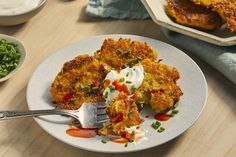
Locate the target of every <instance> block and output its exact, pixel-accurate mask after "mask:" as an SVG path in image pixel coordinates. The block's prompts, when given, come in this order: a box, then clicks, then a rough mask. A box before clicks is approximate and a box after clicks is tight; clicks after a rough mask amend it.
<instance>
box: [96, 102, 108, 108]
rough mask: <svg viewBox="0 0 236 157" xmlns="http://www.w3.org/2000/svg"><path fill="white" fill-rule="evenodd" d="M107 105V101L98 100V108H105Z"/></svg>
mask: <svg viewBox="0 0 236 157" xmlns="http://www.w3.org/2000/svg"><path fill="white" fill-rule="evenodd" d="M105 107H107V103H106V102H98V103H97V108H105Z"/></svg>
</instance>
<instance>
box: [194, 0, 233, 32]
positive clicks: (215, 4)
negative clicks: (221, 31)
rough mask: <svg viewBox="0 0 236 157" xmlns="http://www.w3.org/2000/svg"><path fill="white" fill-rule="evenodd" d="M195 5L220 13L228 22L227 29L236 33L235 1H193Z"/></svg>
mask: <svg viewBox="0 0 236 157" xmlns="http://www.w3.org/2000/svg"><path fill="white" fill-rule="evenodd" d="M192 1H193V2H194V3H195V4H199V5H202V6H205V7H207V8H211V9H212V10H214V11H216V12H218V13H219V14H220V16H221V17H222V19H223V20H224V21H226V24H227V28H228V29H229V30H231V31H232V32H235V31H236V1H235V0H192Z"/></svg>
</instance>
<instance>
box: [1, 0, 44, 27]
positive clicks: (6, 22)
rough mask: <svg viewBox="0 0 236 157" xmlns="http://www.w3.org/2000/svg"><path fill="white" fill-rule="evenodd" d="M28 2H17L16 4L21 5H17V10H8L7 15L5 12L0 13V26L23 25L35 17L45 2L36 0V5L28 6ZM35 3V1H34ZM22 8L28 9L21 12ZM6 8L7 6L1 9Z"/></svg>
mask: <svg viewBox="0 0 236 157" xmlns="http://www.w3.org/2000/svg"><path fill="white" fill-rule="evenodd" d="M29 2H30V1H22V0H21V1H18V2H17V4H18V3H22V4H21V5H17V4H15V5H17V7H18V8H16V9H15V10H12V8H9V13H8V12H7V10H6V12H3V10H2V12H0V26H11V25H17V24H21V23H24V22H26V21H28V20H29V19H30V18H32V17H33V16H34V15H36V14H37V13H38V12H39V11H40V10H41V9H42V8H43V6H44V4H45V2H46V0H37V3H35V4H34V5H31V7H29V6H30V5H29V4H28V3H29ZM34 2H35V1H34ZM31 3H33V1H31ZM22 7H28V8H27V9H26V10H22ZM3 8H8V7H7V6H2V8H0V9H3Z"/></svg>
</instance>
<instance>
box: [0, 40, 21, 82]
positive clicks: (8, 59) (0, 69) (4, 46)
mask: <svg viewBox="0 0 236 157" xmlns="http://www.w3.org/2000/svg"><path fill="white" fill-rule="evenodd" d="M20 57H21V54H20V52H19V49H18V46H17V45H16V44H14V43H9V42H7V41H6V40H5V39H0V78H2V77H5V76H6V75H8V74H9V73H10V72H11V71H12V70H14V69H15V68H16V66H17V65H18V62H19V59H20Z"/></svg>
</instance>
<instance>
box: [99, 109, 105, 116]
mask: <svg viewBox="0 0 236 157" xmlns="http://www.w3.org/2000/svg"><path fill="white" fill-rule="evenodd" d="M106 113H107V110H106V109H97V115H101V114H106Z"/></svg>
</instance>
